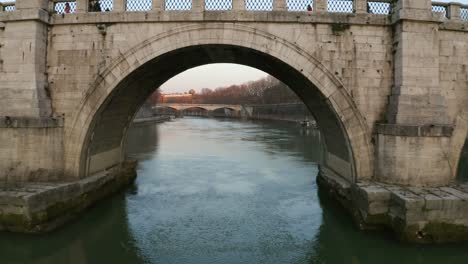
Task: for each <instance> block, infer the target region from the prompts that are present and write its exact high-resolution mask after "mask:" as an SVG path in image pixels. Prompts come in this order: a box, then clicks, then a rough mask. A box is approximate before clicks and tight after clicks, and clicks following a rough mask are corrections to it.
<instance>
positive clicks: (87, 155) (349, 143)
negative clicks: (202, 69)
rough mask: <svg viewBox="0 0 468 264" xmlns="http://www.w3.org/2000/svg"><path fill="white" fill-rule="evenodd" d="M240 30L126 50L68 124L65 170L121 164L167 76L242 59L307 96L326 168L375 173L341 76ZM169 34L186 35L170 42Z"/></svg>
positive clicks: (346, 173) (275, 41) (292, 49)
mask: <svg viewBox="0 0 468 264" xmlns="http://www.w3.org/2000/svg"><path fill="white" fill-rule="evenodd" d="M234 27H237V26H234ZM240 28H241V29H240V30H239V29H226V28H225V27H222V28H216V27H215V29H216V30H221V32H223V31H232V32H235V33H237V34H239V35H240V38H239V39H237V38H236V39H233V38H229V39H221V40H217V41H216V40H213V39H205V35H204V34H207V32H206V30H208V29H207V28H203V29H200V28H198V30H195V31H194V29H181V32H179V33H177V32H171V34H167V35H166V36H165V38H164V37H158V38H154V39H152V40H148V41H145V42H144V43H142V44H141V45H139V47H134V48H133V49H131V50H130V51H129V53H128V54H125V55H122V58H120V59H119V60H117V61H116V62H115V63H114V64H112V65H111V66H110V67H109V69H108V70H106V71H104V73H103V74H102V75H101V76H98V77H96V83H95V85H94V86H93V87H91V88H90V89H89V91H88V93H87V96H86V98H84V99H83V101H82V102H81V105H80V108H79V110H78V111H77V114H76V115H75V116H74V118H73V120H72V123H71V125H70V126H68V127H67V128H66V134H67V137H66V138H67V142H66V143H65V155H66V163H65V169H66V172H67V174H71V175H75V176H77V177H86V176H88V175H90V174H93V173H94V172H97V171H101V170H104V169H106V168H108V167H112V166H115V165H118V164H120V163H121V162H122V161H123V151H122V146H123V141H124V138H125V135H126V131H127V129H128V127H129V124H130V123H131V120H132V119H133V117H134V114H135V113H136V111H137V110H138V109H139V107H140V106H141V105H142V104H143V102H144V101H145V100H146V98H147V97H148V96H149V95H150V94H151V93H152V92H153V91H154V90H155V89H156V88H157V87H159V86H160V85H161V84H163V83H164V82H165V81H167V80H168V79H170V78H172V77H173V76H175V75H177V74H179V73H181V72H183V71H185V70H187V69H190V68H193V67H197V66H201V65H204V64H210V63H236V64H242V65H246V66H250V67H253V68H257V69H260V70H262V71H264V72H267V73H269V74H270V75H272V76H274V77H276V78H277V79H279V80H281V81H282V82H284V83H285V84H286V85H288V86H289V87H290V88H291V89H292V90H293V91H294V92H295V93H296V94H297V95H298V96H299V97H300V98H301V99H302V100H303V102H304V103H305V104H306V105H307V107H308V108H309V110H310V111H311V113H312V114H313V115H314V117H315V119H316V120H317V123H318V125H319V127H320V128H321V130H322V132H323V134H324V139H325V143H326V153H327V155H326V157H325V163H326V165H327V166H329V167H331V168H332V169H333V170H334V171H335V172H337V173H338V174H340V175H342V176H343V177H345V178H347V179H348V180H349V181H356V180H357V176H359V177H360V178H370V177H371V176H372V173H373V168H372V165H373V161H372V153H373V150H372V146H371V144H370V137H369V129H368V127H367V125H366V123H365V122H364V121H363V120H364V119H363V117H362V115H361V114H360V112H359V111H358V110H357V107H356V106H355V105H354V103H353V101H352V99H351V97H350V96H349V95H348V93H347V92H346V90H345V89H344V88H343V86H342V85H341V83H340V81H339V80H338V79H336V77H334V76H333V75H332V74H330V73H329V71H328V70H327V69H326V68H325V67H323V65H321V64H320V63H319V62H318V61H317V60H315V59H314V58H313V57H312V56H310V55H309V54H307V53H305V52H304V51H302V50H301V49H300V48H299V47H296V46H294V45H292V44H290V43H287V42H286V41H285V40H282V39H280V38H277V37H272V36H271V35H268V34H267V33H262V32H259V31H258V30H252V29H248V28H242V27H240ZM211 30H213V28H212V29H211ZM208 31H210V30H208ZM194 32H195V33H194ZM225 33H226V32H225ZM187 34H188V36H189V37H187V36H186V35H187ZM196 34H198V36H197V35H196ZM209 34H213V33H209ZM231 34H233V33H231ZM243 34H245V35H246V36H245V38H242V35H243ZM225 35H226V34H225ZM251 35H254V36H255V38H253V37H252V36H251ZM223 36H224V35H223ZM171 38H173V39H174V40H181V39H183V40H185V39H187V40H186V41H185V42H183V41H182V42H181V43H177V42H175V43H177V44H172V45H169V46H170V47H167V48H165V46H164V44H165V43H166V44H169V43H171V42H170V39H171ZM168 39H169V40H168ZM247 40H251V42H248V41H247ZM223 42H228V44H226V43H223ZM265 43H266V44H265ZM158 45H159V46H158ZM177 46H180V47H177Z"/></svg>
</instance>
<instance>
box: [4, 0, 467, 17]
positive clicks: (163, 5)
mask: <svg viewBox="0 0 468 264" xmlns="http://www.w3.org/2000/svg"><path fill="white" fill-rule="evenodd" d="M22 1H27V0H22ZM95 1H98V0H68V1H66V0H50V3H51V6H50V9H51V11H52V12H53V13H58V14H65V13H76V12H98V11H101V12H106V11H116V12H124V11H128V12H138V11H140V12H148V11H152V10H156V11H161V10H167V11H171V10H176V11H184V10H185V11H188V10H198V11H200V10H208V11H230V10H248V11H272V10H275V11H278V10H279V11H291V12H330V13H369V14H374V15H389V14H391V13H392V7H393V5H394V2H396V1H398V0H99V1H98V4H97V6H98V8H96V5H95V4H94V3H95ZM67 4H68V5H69V6H70V8H69V9H68V8H66V5H67ZM15 10H16V3H15V1H8V2H5V1H3V2H0V12H11V11H15ZM432 12H434V13H442V14H443V16H444V17H446V18H447V19H450V20H464V21H468V5H464V4H460V3H446V2H432Z"/></svg>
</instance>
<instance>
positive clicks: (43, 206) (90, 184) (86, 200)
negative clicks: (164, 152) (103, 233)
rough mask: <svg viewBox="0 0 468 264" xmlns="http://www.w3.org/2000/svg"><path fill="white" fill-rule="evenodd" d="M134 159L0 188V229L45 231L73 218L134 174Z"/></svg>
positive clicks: (25, 231) (131, 178)
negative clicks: (56, 179) (75, 175)
mask: <svg viewBox="0 0 468 264" xmlns="http://www.w3.org/2000/svg"><path fill="white" fill-rule="evenodd" d="M135 167H136V162H130V163H126V164H125V165H124V166H123V167H122V168H114V169H111V170H108V171H104V172H102V173H99V174H96V175H93V176H90V177H87V178H85V179H81V180H78V181H75V182H65V183H26V184H25V185H23V186H3V187H1V188H0V230H4V231H12V232H20V233H44V232H48V231H51V230H53V229H56V228H58V227H60V226H61V225H63V224H65V223H66V222H67V221H69V220H71V219H73V218H75V217H76V216H77V215H78V214H79V213H81V212H82V211H84V210H85V209H86V208H88V207H89V206H91V205H92V204H94V203H95V202H97V201H99V200H101V199H102V198H104V197H106V196H108V195H110V194H112V193H114V192H116V191H118V190H120V189H122V188H123V187H125V186H127V185H128V184H129V183H131V182H132V181H133V180H134V179H135V177H136V171H135Z"/></svg>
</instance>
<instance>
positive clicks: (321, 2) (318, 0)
mask: <svg viewBox="0 0 468 264" xmlns="http://www.w3.org/2000/svg"><path fill="white" fill-rule="evenodd" d="M327 6H328V0H315V1H314V10H315V12H327V9H328V8H327Z"/></svg>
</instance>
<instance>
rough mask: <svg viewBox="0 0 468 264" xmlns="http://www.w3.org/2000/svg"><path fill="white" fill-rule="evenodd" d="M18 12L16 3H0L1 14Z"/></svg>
mask: <svg viewBox="0 0 468 264" xmlns="http://www.w3.org/2000/svg"><path fill="white" fill-rule="evenodd" d="M15 10H16V3H15V1H10V2H3V3H0V12H12V11H15Z"/></svg>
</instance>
